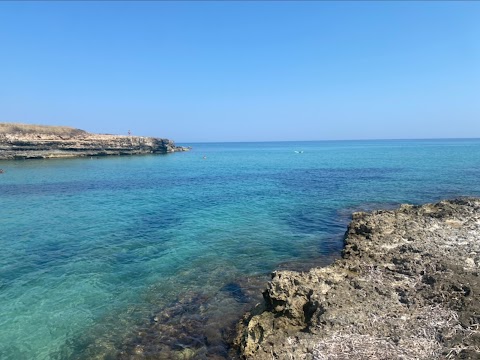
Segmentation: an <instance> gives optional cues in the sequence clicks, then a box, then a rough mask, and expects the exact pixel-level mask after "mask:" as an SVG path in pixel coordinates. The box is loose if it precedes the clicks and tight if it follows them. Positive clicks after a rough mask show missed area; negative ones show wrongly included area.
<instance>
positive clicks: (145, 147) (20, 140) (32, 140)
mask: <svg viewBox="0 0 480 360" xmlns="http://www.w3.org/2000/svg"><path fill="white" fill-rule="evenodd" d="M188 150H190V148H188V147H183V146H176V145H175V143H174V142H173V141H172V140H169V139H163V138H154V137H146V136H131V135H108V134H92V133H88V132H86V131H84V130H80V129H75V128H70V127H65V126H44V125H23V124H7V123H0V160H22V159H23V160H25V159H51V158H74V157H88V156H112V155H117V156H118V155H141V154H168V153H173V152H181V151H188Z"/></svg>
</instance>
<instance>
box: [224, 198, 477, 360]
mask: <svg viewBox="0 0 480 360" xmlns="http://www.w3.org/2000/svg"><path fill="white" fill-rule="evenodd" d="M479 273H480V200H479V199H458V200H452V201H442V202H440V203H438V204H427V205H423V206H410V205H402V206H401V207H400V208H399V209H397V210H394V211H375V212H372V213H354V214H353V220H352V222H351V224H350V226H349V227H348V230H347V232H346V236H345V248H344V251H343V256H342V259H340V260H337V261H336V262H335V263H334V264H332V265H331V266H328V267H325V268H314V269H311V270H310V271H308V272H294V271H277V272H274V273H273V274H272V280H271V281H270V283H269V284H268V287H267V289H266V290H265V291H264V293H263V295H264V300H265V301H264V302H263V303H261V304H260V305H258V306H257V307H256V308H255V309H254V310H253V311H251V312H250V313H248V314H246V315H245V316H244V318H243V320H242V321H241V322H240V323H239V324H238V326H237V337H236V340H235V343H234V345H235V346H236V348H237V349H238V351H239V354H240V355H241V356H242V358H245V359H258V360H262V359H269V360H270V359H439V358H462V359H479V358H480V296H479V294H480V277H479Z"/></svg>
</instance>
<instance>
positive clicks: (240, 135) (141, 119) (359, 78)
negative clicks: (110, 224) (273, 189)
mask: <svg viewBox="0 0 480 360" xmlns="http://www.w3.org/2000/svg"><path fill="white" fill-rule="evenodd" d="M5 121H6V122H23V123H40V124H52V125H62V124H63V125H70V126H74V127H79V128H83V129H85V130H88V131H92V132H102V133H124V134H125V133H126V132H127V131H128V130H129V129H131V130H132V133H133V134H138V135H152V136H161V137H168V138H172V139H174V140H176V141H177V142H193V141H262V140H265V141H270V140H323V139H376V138H436V137H480V3H479V2H337V3H334V2H256V1H252V2H89V1H87V2H76V3H71V2H36V1H35V2H0V122H5Z"/></svg>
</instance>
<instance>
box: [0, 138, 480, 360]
mask: <svg viewBox="0 0 480 360" xmlns="http://www.w3.org/2000/svg"><path fill="white" fill-rule="evenodd" d="M182 145H192V146H193V150H192V151H191V152H185V153H174V154H169V155H148V156H132V157H128V156H126V157H102V158H79V159H52V160H30V161H9V162H6V161H2V162H0V168H3V169H4V170H5V173H4V174H0V199H1V205H0V249H1V255H0V359H2V360H3V359H14V360H21V359H28V360H31V359H82V358H95V357H96V358H100V359H101V358H115V356H116V355H115V354H118V353H117V352H118V350H119V349H120V348H122V346H123V347H125V346H127V347H128V346H131V344H132V342H131V341H132V340H131V339H132V336H133V335H132V334H133V333H135V332H136V331H137V329H140V328H146V327H147V328H148V326H149V325H148V324H149V323H150V322H151V321H152V316H153V315H154V314H156V313H157V312H159V311H160V312H161V311H162V309H168V308H169V307H171V306H175V304H178V303H179V302H181V301H183V300H182V299H185V298H189V299H192V298H198V296H200V295H201V296H200V298H202V299H209V300H208V301H210V303H215V301H218V302H223V304H227V306H223V305H221V306H218V307H217V309H216V310H215V311H216V312H217V317H218V314H219V313H220V314H222V311H225V316H226V317H229V318H232V319H233V318H234V317H235V316H239V314H237V313H235V315H234V316H233V315H232V314H230V315H228V316H227V313H229V312H231V311H232V312H235V311H236V312H238V311H239V309H240V308H239V307H237V308H235V306H234V305H232V304H235V303H240V304H241V303H243V302H244V301H243V300H244V299H243V297H247V295H245V294H244V292H242V290H241V284H242V281H243V280H242V279H246V278H249V277H251V278H255V277H259V278H262V279H263V278H265V279H266V278H267V277H268V274H269V273H270V272H271V271H273V270H275V269H277V268H279V267H282V264H283V265H284V264H293V265H290V266H292V267H295V264H298V265H299V267H300V266H301V264H314V263H319V264H320V263H322V259H323V260H325V259H329V258H330V257H332V256H338V254H339V253H340V251H341V248H342V240H343V234H344V232H345V230H346V226H347V224H348V221H349V219H350V214H351V212H352V211H356V210H362V209H363V210H365V209H366V210H369V209H377V208H378V209H379V208H391V207H394V206H396V205H398V204H400V203H404V202H408V203H414V204H420V203H424V202H434V201H437V200H440V199H444V198H453V197H457V196H480V140H475V139H473V140H395V141H392V140H388V141H387V140H385V141H323V142H268V143H208V144H182ZM204 157H205V158H204ZM260 291H261V289H259V290H258V292H260ZM199 294H200V295H199ZM229 296H231V297H232V299H233V300H231V301H228V299H227V298H228V297H229ZM217 299H218V300H217ZM226 299H227V300H226ZM245 302H246V301H245ZM228 304H230V305H231V306H230V305H228ZM222 306H223V307H222ZM194 309H196V308H194ZM242 311H243V310H242ZM155 321H156V320H155ZM129 343H130V345H125V344H129ZM184 346H185V347H188V346H194V345H188V344H187V345H184Z"/></svg>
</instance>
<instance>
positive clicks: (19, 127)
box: [0, 123, 86, 137]
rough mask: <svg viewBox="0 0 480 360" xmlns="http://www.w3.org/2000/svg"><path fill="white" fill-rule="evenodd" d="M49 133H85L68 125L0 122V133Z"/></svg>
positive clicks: (62, 134)
mask: <svg viewBox="0 0 480 360" xmlns="http://www.w3.org/2000/svg"><path fill="white" fill-rule="evenodd" d="M2 133H3V134H18V135H27V134H49V135H57V136H69V137H73V136H77V135H82V134H86V132H85V131H83V130H80V129H75V128H72V127H68V126H49V125H29V124H16V123H0V134H2Z"/></svg>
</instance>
